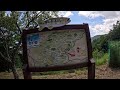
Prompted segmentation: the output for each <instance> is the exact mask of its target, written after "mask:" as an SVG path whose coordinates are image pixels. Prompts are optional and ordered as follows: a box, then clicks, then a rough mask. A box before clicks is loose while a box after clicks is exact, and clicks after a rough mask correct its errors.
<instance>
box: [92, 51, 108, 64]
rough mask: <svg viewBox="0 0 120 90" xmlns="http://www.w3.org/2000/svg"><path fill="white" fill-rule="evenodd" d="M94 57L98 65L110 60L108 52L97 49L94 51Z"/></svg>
mask: <svg viewBox="0 0 120 90" xmlns="http://www.w3.org/2000/svg"><path fill="white" fill-rule="evenodd" d="M93 58H94V59H95V64H96V65H103V64H105V63H106V62H107V61H108V53H104V52H103V51H98V50H95V51H94V52H93Z"/></svg>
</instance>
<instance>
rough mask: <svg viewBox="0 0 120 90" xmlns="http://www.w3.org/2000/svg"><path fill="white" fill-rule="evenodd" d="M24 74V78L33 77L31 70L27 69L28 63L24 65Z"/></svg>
mask: <svg viewBox="0 0 120 90" xmlns="http://www.w3.org/2000/svg"><path fill="white" fill-rule="evenodd" d="M23 76H24V79H32V76H31V72H30V71H29V70H28V69H27V65H24V67H23Z"/></svg>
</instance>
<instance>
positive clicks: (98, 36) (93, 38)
mask: <svg viewBox="0 0 120 90" xmlns="http://www.w3.org/2000/svg"><path fill="white" fill-rule="evenodd" d="M104 35H107V34H104ZM104 35H96V36H94V37H91V42H92V41H93V40H95V39H98V38H100V37H101V36H104Z"/></svg>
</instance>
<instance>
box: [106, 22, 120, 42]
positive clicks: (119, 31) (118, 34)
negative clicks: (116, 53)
mask: <svg viewBox="0 0 120 90" xmlns="http://www.w3.org/2000/svg"><path fill="white" fill-rule="evenodd" d="M108 37H109V40H115V41H116V40H120V22H119V21H117V22H116V24H113V29H112V30H110V32H109V34H108Z"/></svg>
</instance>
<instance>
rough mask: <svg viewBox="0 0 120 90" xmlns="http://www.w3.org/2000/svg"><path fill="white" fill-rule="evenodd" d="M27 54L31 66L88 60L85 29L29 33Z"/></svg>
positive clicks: (56, 64) (48, 65)
mask: <svg viewBox="0 0 120 90" xmlns="http://www.w3.org/2000/svg"><path fill="white" fill-rule="evenodd" d="M27 54H28V62H29V66H30V67H51V66H65V65H72V64H78V63H84V62H88V52H87V43H86V33H85V30H78V29H72V30H55V31H46V32H39V33H32V34H28V35H27Z"/></svg>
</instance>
